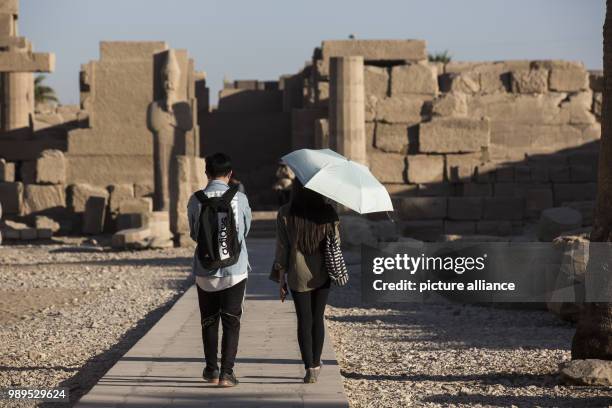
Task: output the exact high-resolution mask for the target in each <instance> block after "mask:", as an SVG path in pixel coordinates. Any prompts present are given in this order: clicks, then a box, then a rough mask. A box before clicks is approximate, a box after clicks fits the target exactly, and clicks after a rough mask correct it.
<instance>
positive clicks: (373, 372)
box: [327, 265, 612, 408]
mask: <svg viewBox="0 0 612 408" xmlns="http://www.w3.org/2000/svg"><path fill="white" fill-rule="evenodd" d="M351 269H352V275H351V283H350V284H349V286H348V287H344V288H334V292H332V293H331V295H330V298H331V300H330V303H331V305H332V306H330V307H329V308H328V310H327V321H328V328H329V329H330V330H331V333H332V337H333V339H334V343H335V344H334V346H335V350H336V354H337V358H338V361H339V364H340V367H341V370H342V374H343V376H344V387H345V391H346V393H347V396H348V398H349V401H350V404H351V407H353V408H365V407H368V408H369V407H513V406H516V407H602V406H603V407H608V406H609V405H611V406H612V387H608V388H606V387H568V386H563V385H560V383H559V381H558V378H557V368H558V364H559V363H560V362H562V361H567V360H570V346H571V340H572V336H573V333H574V327H573V326H572V325H570V324H568V323H565V322H563V321H561V320H560V319H558V318H557V317H555V316H554V315H552V314H551V313H549V312H546V311H541V310H508V309H499V308H492V307H483V306H470V305H461V304H453V303H439V304H408V303H406V304H402V303H394V304H375V305H363V304H362V303H361V295H360V288H359V284H360V282H359V278H360V276H359V271H358V269H359V268H358V267H357V266H356V265H353V267H352V268H351Z"/></svg>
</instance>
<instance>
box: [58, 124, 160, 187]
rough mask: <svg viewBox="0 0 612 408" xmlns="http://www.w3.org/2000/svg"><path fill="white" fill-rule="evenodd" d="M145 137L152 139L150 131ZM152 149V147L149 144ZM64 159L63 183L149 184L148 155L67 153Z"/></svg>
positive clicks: (151, 172)
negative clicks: (65, 168)
mask: <svg viewBox="0 0 612 408" xmlns="http://www.w3.org/2000/svg"><path fill="white" fill-rule="evenodd" d="M147 132H148V131H147ZM147 137H148V138H149V139H153V138H152V136H151V133H148V135H147ZM126 139H129V138H126ZM118 144H119V145H120V144H121V142H118ZM94 146H95V139H94ZM142 150H144V149H142ZM152 151H153V147H152V146H151V152H152ZM66 160H67V163H68V167H67V172H66V183H67V184H83V183H85V184H91V185H98V186H108V185H110V184H121V183H135V184H145V183H151V181H150V180H153V155H152V154H148V155H139V154H134V155H131V154H129V153H125V154H123V153H117V154H113V155H97V156H89V155H83V156H80V155H68V156H66Z"/></svg>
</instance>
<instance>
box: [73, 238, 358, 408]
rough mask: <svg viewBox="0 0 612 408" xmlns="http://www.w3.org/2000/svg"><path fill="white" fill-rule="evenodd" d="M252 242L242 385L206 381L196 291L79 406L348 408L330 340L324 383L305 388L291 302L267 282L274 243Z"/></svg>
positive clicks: (239, 369) (325, 355)
mask: <svg viewBox="0 0 612 408" xmlns="http://www.w3.org/2000/svg"><path fill="white" fill-rule="evenodd" d="M247 243H248V251H249V259H250V262H251V265H252V267H253V271H252V272H251V273H250V275H249V281H248V284H247V298H246V307H245V311H244V314H243V317H242V329H241V332H240V345H239V349H238V356H237V361H236V367H235V370H236V373H237V375H238V378H239V380H240V384H239V385H238V386H237V387H234V388H218V387H216V386H213V385H209V384H206V383H204V382H203V381H202V378H201V375H202V369H203V366H204V358H203V356H204V351H203V348H202V337H201V326H200V315H199V310H198V305H197V291H196V288H195V286H193V287H191V288H190V289H189V290H188V291H187V292H185V294H184V295H183V296H182V297H181V298H180V299H179V300H178V301H177V302H176V304H175V305H174V306H173V307H172V308H171V309H170V310H169V311H168V313H166V315H164V317H162V318H161V319H160V321H159V322H158V323H157V324H156V325H155V326H154V327H153V328H151V330H149V332H148V333H147V334H146V335H145V336H144V337H143V338H142V339H140V340H139V341H138V342H137V343H136V344H135V345H134V347H132V348H131V349H130V350H129V351H128V352H127V353H126V354H125V355H124V356H123V357H122V358H121V359H120V360H119V361H118V362H117V363H116V364H115V365H114V366H113V367H112V368H111V369H110V370H109V371H108V372H107V373H106V374H105V375H104V377H102V378H101V379H100V381H99V382H98V384H96V385H95V386H94V387H93V388H92V389H91V390H90V392H89V393H87V394H86V395H85V396H83V397H82V398H81V400H80V401H79V402H78V403H77V404H76V407H77V408H101V407H104V408H119V407H148V408H159V407H219V408H225V407H227V408H234V407H235V408H239V407H240V408H250V407H266V408H267V407H283V408H291V407H296V408H297V407H300V408H301V407H317V408H322V407H326V408H327V407H329V408H337V407H348V402H347V399H346V396H345V394H344V390H343V386H342V377H341V375H340V369H339V367H338V363H337V361H336V356H335V353H334V350H333V344H332V340H331V338H330V337H329V335H327V336H326V340H325V348H324V350H323V359H322V360H323V368H322V370H321V375H320V377H319V382H318V383H316V384H304V383H303V381H302V377H303V376H304V368H303V365H302V362H301V360H300V352H299V348H298V343H297V337H296V336H297V333H296V327H297V326H296V320H295V312H294V309H293V303H292V302H291V301H290V300H289V301H287V302H285V303H281V302H280V301H279V300H278V297H277V286H276V285H275V284H274V283H273V282H271V281H269V280H268V273H269V270H270V266H271V263H272V257H273V255H274V241H273V240H272V239H260V238H257V239H250V240H248V241H247Z"/></svg>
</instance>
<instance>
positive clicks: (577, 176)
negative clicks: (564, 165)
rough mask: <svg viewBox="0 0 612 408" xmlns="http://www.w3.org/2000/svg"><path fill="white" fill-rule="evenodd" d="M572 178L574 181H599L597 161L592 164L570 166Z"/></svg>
mask: <svg viewBox="0 0 612 408" xmlns="http://www.w3.org/2000/svg"><path fill="white" fill-rule="evenodd" d="M570 179H571V181H573V182H594V181H597V162H594V163H593V164H591V165H588V164H576V165H572V166H570Z"/></svg>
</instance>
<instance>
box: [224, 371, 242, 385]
mask: <svg viewBox="0 0 612 408" xmlns="http://www.w3.org/2000/svg"><path fill="white" fill-rule="evenodd" d="M238 383H239V381H238V379H237V378H236V375H235V374H234V372H233V371H231V372H224V373H221V375H220V376H219V387H235V386H236V385H238Z"/></svg>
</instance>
